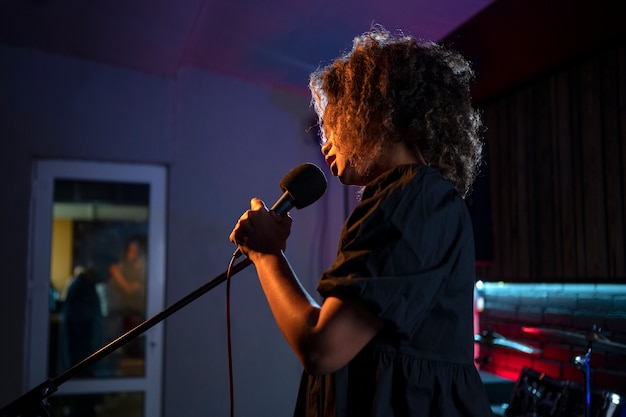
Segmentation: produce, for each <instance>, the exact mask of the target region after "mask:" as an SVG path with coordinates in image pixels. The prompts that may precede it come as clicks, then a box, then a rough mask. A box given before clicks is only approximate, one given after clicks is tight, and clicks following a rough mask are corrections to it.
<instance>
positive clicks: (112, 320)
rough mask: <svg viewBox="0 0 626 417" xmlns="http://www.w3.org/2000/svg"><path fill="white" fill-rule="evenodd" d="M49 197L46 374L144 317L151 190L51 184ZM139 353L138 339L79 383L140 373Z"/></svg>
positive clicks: (96, 183)
mask: <svg viewBox="0 0 626 417" xmlns="http://www.w3.org/2000/svg"><path fill="white" fill-rule="evenodd" d="M53 194H54V203H53V212H54V214H53V222H52V245H51V258H50V259H51V262H50V277H51V285H50V288H51V294H50V327H49V341H50V343H49V355H48V357H49V361H48V375H49V376H50V377H54V376H56V375H58V374H60V373H61V372H63V371H65V370H67V369H69V368H70V367H71V366H73V365H75V364H76V363H78V362H80V361H81V360H82V359H84V358H86V357H88V356H89V355H91V354H92V353H93V352H95V351H96V350H98V349H99V348H100V347H102V346H103V345H105V344H107V343H108V342H110V341H112V340H114V339H115V338H117V337H119V336H120V335H122V334H123V333H125V332H126V331H128V330H130V329H132V328H133V327H135V326H136V325H138V324H139V323H141V322H142V321H144V320H145V319H146V288H147V285H148V282H146V280H147V276H148V275H147V260H148V259H147V256H148V253H149V252H148V248H147V242H148V238H149V236H148V230H149V228H148V217H149V197H150V187H149V185H148V184H140V183H127V182H107V181H82V180H64V179H56V180H55V181H54V193H53ZM145 355H146V343H145V336H144V335H141V336H140V337H138V338H136V339H134V340H131V341H130V342H129V343H127V344H125V345H123V346H121V347H120V348H119V349H117V350H116V351H115V352H112V353H111V354H109V355H107V356H105V357H104V358H102V359H101V360H99V361H97V362H96V363H94V364H93V365H92V366H91V367H90V368H88V369H85V370H84V371H83V372H82V373H81V374H80V375H77V378H89V379H94V378H112V377H113V378H117V377H121V378H124V377H137V376H144V374H145V357H146V356H145ZM95 397H98V396H82V397H80V398H78V397H77V398H76V401H74V402H75V403H76V404H79V405H80V404H83V405H84V404H85V403H86V402H88V401H89V400H90V399H93V398H95ZM100 397H103V396H102V395H100ZM66 400H67V399H66ZM68 402H69V403H71V402H72V401H69V400H68ZM65 408H66V409H68V410H69V409H72V407H70V406H67V407H65ZM68 415H69V414H68ZM138 415H141V414H138Z"/></svg>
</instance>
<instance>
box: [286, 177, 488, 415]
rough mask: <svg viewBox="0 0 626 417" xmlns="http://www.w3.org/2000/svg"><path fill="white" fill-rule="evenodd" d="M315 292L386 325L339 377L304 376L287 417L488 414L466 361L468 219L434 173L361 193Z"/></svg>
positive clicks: (469, 332)
mask: <svg viewBox="0 0 626 417" xmlns="http://www.w3.org/2000/svg"><path fill="white" fill-rule="evenodd" d="M318 291H319V292H320V294H321V295H322V296H324V297H326V296H328V295H330V294H333V295H336V296H339V297H356V298H358V299H360V300H362V301H363V302H364V303H366V305H368V306H369V307H370V308H371V309H372V311H374V312H375V313H376V314H377V315H378V316H379V317H380V318H381V319H382V320H383V321H384V323H385V326H384V328H383V329H382V330H381V331H380V332H379V334H378V335H377V336H376V337H375V338H374V339H373V340H372V341H371V342H370V343H369V344H368V345H367V346H365V348H363V349H362V350H361V352H359V354H358V355H357V356H356V357H355V358H354V359H353V360H352V361H351V362H350V363H349V364H348V365H346V366H345V367H344V368H342V369H340V370H339V371H337V372H335V373H333V374H329V375H323V376H312V375H309V374H307V373H306V372H304V373H303V375H302V379H301V385H300V390H299V393H298V399H297V404H296V409H295V412H294V416H297V417H348V416H350V417H369V416H371V417H382V416H389V417H392V416H393V417H398V416H433V417H435V416H437V417H460V416H465V417H487V416H491V415H492V412H491V407H490V405H489V401H488V399H487V395H486V391H485V388H484V385H483V383H482V381H481V379H480V376H479V374H478V372H477V370H476V368H475V366H474V358H473V353H474V345H473V343H474V342H473V340H474V338H473V294H474V241H473V232H472V227H471V219H470V217H469V213H468V211H467V207H466V205H465V202H464V201H463V199H462V198H461V197H460V196H459V195H458V193H457V192H456V191H455V189H454V187H453V186H452V183H450V182H449V181H447V180H445V179H443V178H442V177H441V175H440V174H439V172H438V171H436V170H434V169H432V168H428V167H425V166H420V165H404V166H401V167H398V168H396V169H394V170H393V171H390V172H389V173H387V174H385V175H383V176H382V177H379V178H378V179H377V180H375V181H374V182H373V183H371V184H369V185H368V186H367V187H365V189H364V190H363V195H362V200H361V203H360V204H359V205H358V206H357V207H356V208H355V210H354V212H353V213H352V214H351V216H350V217H349V219H348V220H347V221H346V223H345V224H344V228H343V231H342V234H341V239H340V243H339V250H338V255H337V259H336V261H335V263H334V264H333V265H332V266H331V267H330V269H328V271H326V272H325V273H324V275H323V276H322V278H321V281H320V283H319V286H318Z"/></svg>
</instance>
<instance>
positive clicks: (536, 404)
mask: <svg viewBox="0 0 626 417" xmlns="http://www.w3.org/2000/svg"><path fill="white" fill-rule="evenodd" d="M572 394H573V391H572V390H571V389H570V383H569V382H568V381H562V380H559V379H555V378H551V377H549V376H547V375H546V374H544V373H541V372H538V371H535V370H533V369H530V368H524V369H523V370H522V373H521V374H520V376H519V377H518V379H517V381H516V383H515V387H514V388H513V394H512V396H511V401H510V403H509V406H508V407H507V409H506V416H507V417H574V416H575V415H576V414H575V412H574V410H572V409H571V407H572V406H573V404H574V403H575V401H573V400H572V399H570V397H571V396H572Z"/></svg>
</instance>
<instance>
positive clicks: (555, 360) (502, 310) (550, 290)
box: [477, 283, 626, 397]
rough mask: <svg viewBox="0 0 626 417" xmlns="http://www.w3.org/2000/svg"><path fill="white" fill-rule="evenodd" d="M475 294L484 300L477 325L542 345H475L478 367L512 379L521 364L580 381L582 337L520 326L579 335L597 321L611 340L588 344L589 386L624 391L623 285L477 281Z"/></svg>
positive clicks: (625, 313) (625, 293)
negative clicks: (528, 350) (527, 349)
mask: <svg viewBox="0 0 626 417" xmlns="http://www.w3.org/2000/svg"><path fill="white" fill-rule="evenodd" d="M479 284H480V283H479ZM477 294H478V295H479V296H480V297H481V298H482V300H481V301H482V302H483V305H484V308H483V310H482V311H481V312H480V314H479V328H480V330H481V331H485V330H489V329H491V330H494V331H496V332H497V333H498V334H500V335H502V336H503V337H504V338H505V339H507V340H511V341H514V342H519V343H523V344H525V345H529V346H532V347H535V348H538V349H540V350H541V352H538V353H536V354H525V353H521V352H518V351H515V350H512V349H507V348H502V347H496V346H489V345H479V358H480V359H482V362H481V365H479V366H480V368H481V370H485V371H488V372H491V373H494V374H496V375H499V376H501V377H503V378H507V379H510V380H517V379H519V377H520V375H521V374H522V370H523V369H524V368H530V369H531V370H533V371H536V372H538V373H544V374H545V375H546V376H549V377H551V378H553V379H556V380H562V381H572V383H577V384H581V386H582V384H583V381H584V378H583V373H582V371H581V370H580V369H578V368H577V367H576V366H575V365H574V363H573V359H574V357H576V356H577V355H584V354H585V352H586V346H585V343H584V340H583V341H582V343H579V342H578V341H577V340H574V341H571V340H565V339H564V338H563V337H556V336H555V335H551V336H546V335H545V334H532V333H529V332H527V331H524V330H523V327H532V328H542V329H545V328H547V329H554V330H560V331H566V332H569V333H574V334H576V335H582V336H583V337H584V335H585V333H586V332H587V331H588V330H589V329H591V326H593V325H596V326H598V327H599V328H600V329H601V331H600V334H601V335H602V336H604V337H606V338H608V340H609V342H610V344H611V345H612V346H611V347H609V346H608V345H607V344H602V343H599V342H596V343H594V344H592V355H591V360H590V384H591V388H592V390H598V391H599V390H603V391H607V392H613V393H618V394H621V395H622V397H624V396H625V395H626V352H622V349H621V348H622V347H624V346H626V285H613V284H515V283H510V284H509V283H484V284H482V286H481V285H477ZM615 344H617V346H615ZM616 348H617V350H618V351H615V349H616Z"/></svg>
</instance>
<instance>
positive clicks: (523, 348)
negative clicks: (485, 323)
mask: <svg viewBox="0 0 626 417" xmlns="http://www.w3.org/2000/svg"><path fill="white" fill-rule="evenodd" d="M474 343H479V344H481V345H485V346H493V347H501V348H506V349H511V350H516V351H518V352H523V353H528V354H529V355H532V354H537V353H541V349H537V348H534V347H532V346H529V345H525V344H522V343H519V342H514V341H513V340H509V339H507V338H505V337H504V336H502V335H501V334H499V333H496V332H494V331H493V330H485V331H483V332H481V333H480V334H476V335H474Z"/></svg>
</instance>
